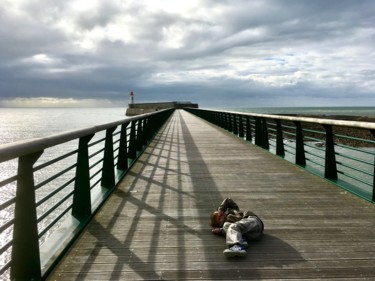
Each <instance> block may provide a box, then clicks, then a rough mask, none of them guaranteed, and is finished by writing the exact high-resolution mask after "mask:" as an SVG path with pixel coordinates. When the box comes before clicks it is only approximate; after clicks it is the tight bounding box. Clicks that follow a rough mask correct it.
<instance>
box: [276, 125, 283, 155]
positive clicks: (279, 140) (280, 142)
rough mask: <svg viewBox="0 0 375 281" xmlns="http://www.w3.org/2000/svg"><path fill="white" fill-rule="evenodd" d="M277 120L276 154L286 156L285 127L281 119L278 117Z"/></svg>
mask: <svg viewBox="0 0 375 281" xmlns="http://www.w3.org/2000/svg"><path fill="white" fill-rule="evenodd" d="M275 121H276V155H279V156H281V157H284V156H285V150H284V137H283V127H282V125H281V120H280V119H276V120H275Z"/></svg>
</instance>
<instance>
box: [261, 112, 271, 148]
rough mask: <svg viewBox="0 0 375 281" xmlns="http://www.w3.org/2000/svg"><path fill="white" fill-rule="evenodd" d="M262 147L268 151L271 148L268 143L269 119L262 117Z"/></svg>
mask: <svg viewBox="0 0 375 281" xmlns="http://www.w3.org/2000/svg"><path fill="white" fill-rule="evenodd" d="M262 147H263V148H264V149H267V150H268V149H269V148H270V144H269V142H268V128H267V119H266V118H263V117H262Z"/></svg>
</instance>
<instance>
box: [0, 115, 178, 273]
mask: <svg viewBox="0 0 375 281" xmlns="http://www.w3.org/2000/svg"><path fill="white" fill-rule="evenodd" d="M173 110H174V109H171V110H164V111H159V112H155V113H150V114H144V115H140V116H136V117H132V118H127V119H123V120H120V121H116V122H112V123H107V124H103V125H99V126H95V127H91V128H86V129H83V130H75V131H70V132H66V133H62V134H57V135H53V136H48V137H45V138H38V139H33V140H29V141H22V142H17V143H14V144H6V145H1V146H0V165H1V166H0V169H1V171H2V174H1V175H3V177H2V178H1V179H0V192H1V195H2V196H1V198H0V279H1V280H9V279H12V280H43V279H44V278H45V277H46V276H47V275H48V273H49V272H50V271H51V270H52V269H53V266H54V265H55V264H56V263H57V262H58V261H59V259H60V258H61V257H62V255H63V254H64V253H65V252H66V251H67V249H68V247H69V246H70V245H71V244H72V243H73V241H74V239H75V238H76V237H77V236H78V234H79V233H80V232H81V231H82V229H83V228H84V227H85V225H86V224H87V223H88V222H89V221H90V219H91V218H92V217H93V215H94V213H95V212H96V210H97V209H98V208H99V207H100V205H101V204H102V203H103V202H104V201H105V200H106V198H108V196H109V195H110V193H111V192H112V191H113V190H114V188H115V187H116V184H117V183H118V182H119V181H120V180H121V179H122V178H123V177H124V176H125V174H126V172H127V171H128V169H129V168H130V166H131V165H132V164H133V163H134V161H135V160H136V159H137V157H138V156H139V155H140V154H141V152H142V151H143V150H144V148H145V147H146V146H147V144H148V143H149V142H150V140H151V139H152V138H153V137H154V135H155V134H156V133H157V131H158V130H159V128H160V127H161V126H162V125H163V124H164V123H165V121H166V120H167V119H168V118H169V116H170V115H171V114H172V112H173ZM4 174H5V176H4Z"/></svg>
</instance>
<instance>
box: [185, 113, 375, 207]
mask: <svg viewBox="0 0 375 281" xmlns="http://www.w3.org/2000/svg"><path fill="white" fill-rule="evenodd" d="M185 110H187V111H189V112H191V113H193V114H195V115H197V116H199V117H201V118H203V119H205V120H207V121H209V122H211V123H213V124H216V125H217V126H220V127H222V128H224V129H226V130H228V131H229V132H232V133H233V134H235V135H237V136H239V137H240V138H243V139H245V140H246V141H248V142H251V143H253V144H255V145H258V146H260V147H262V148H264V149H266V150H268V151H270V152H271V153H274V154H276V155H278V156H280V157H282V158H284V159H286V160H288V161H290V162H292V163H294V164H296V165H299V166H300V167H302V168H305V169H306V170H308V171H310V172H312V173H314V174H316V175H319V176H321V177H323V178H325V179H327V180H329V181H331V182H332V183H334V184H336V185H338V186H340V187H341V188H344V189H345V190H347V191H349V192H352V193H354V194H356V195H358V196H360V197H362V198H363V199H365V200H368V201H370V202H373V203H374V202H375V177H374V174H375V160H374V158H375V152H374V149H375V123H372V122H358V121H344V120H333V119H321V118H310V117H294V116H281V115H271V114H253V113H242V112H232V111H216V110H205V109H193V108H188V109H185ZM358 134H360V135H361V137H358V136H357V135H358Z"/></svg>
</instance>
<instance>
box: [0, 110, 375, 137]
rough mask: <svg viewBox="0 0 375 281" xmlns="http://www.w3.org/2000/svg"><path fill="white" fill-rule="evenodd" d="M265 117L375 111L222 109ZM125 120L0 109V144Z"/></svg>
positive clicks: (113, 113)
mask: <svg viewBox="0 0 375 281" xmlns="http://www.w3.org/2000/svg"><path fill="white" fill-rule="evenodd" d="M225 110H233V111H241V112H253V113H266V114H298V113H299V114H302V113H303V114H325V115H357V116H375V107H283V108H277V107H275V108H271V107H269V108H225ZM124 118H126V116H125V108H123V107H117V108H0V120H1V122H0V144H4V143H10V142H15V141H19V140H26V139H30V138H36V137H42V136H48V135H51V134H56V133H60V132H64V131H69V130H74V129H80V128H86V127H90V126H94V125H98V124H104V123H108V122H112V121H117V120H121V119H124Z"/></svg>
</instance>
